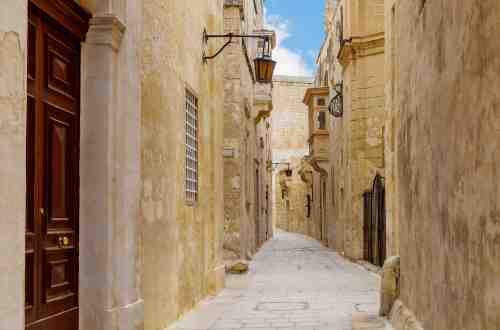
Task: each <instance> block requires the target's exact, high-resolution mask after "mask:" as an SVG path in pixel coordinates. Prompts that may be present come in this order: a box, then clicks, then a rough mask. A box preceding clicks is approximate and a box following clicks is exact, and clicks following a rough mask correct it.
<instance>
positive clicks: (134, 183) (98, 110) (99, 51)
mask: <svg viewBox="0 0 500 330" xmlns="http://www.w3.org/2000/svg"><path fill="white" fill-rule="evenodd" d="M125 31H126V29H125V25H124V24H123V22H122V21H121V20H120V19H119V18H118V17H117V16H114V15H112V14H99V15H97V16H95V17H94V18H92V19H91V21H90V29H89V32H88V35H87V39H86V43H85V44H84V45H83V51H82V61H83V65H82V111H81V153H80V154H81V159H80V164H81V165H80V169H81V170H80V196H81V201H80V224H81V225H80V328H81V329H82V330H107V329H116V330H138V329H143V327H144V325H143V322H144V316H143V315H144V312H143V301H142V299H141V295H140V289H139V283H138V278H139V277H140V274H138V271H139V269H140V268H139V267H138V260H139V257H138V228H137V215H138V200H139V193H140V149H139V145H140V144H139V141H140V125H139V123H140V116H139V113H140V106H139V105H140V100H139V97H140V93H138V92H137V91H135V89H139V86H140V84H139V80H138V77H135V76H134V72H136V71H137V70H136V69H134V68H135V66H134V65H136V63H134V62H133V61H132V62H131V61H129V58H130V57H131V54H134V52H135V50H134V49H131V47H128V46H127V44H124V39H125V37H126V35H125ZM121 68H126V69H121ZM130 79H137V81H136V82H135V83H134V82H133V81H132V82H129V83H124V81H127V80H130ZM132 89H134V90H132Z"/></svg>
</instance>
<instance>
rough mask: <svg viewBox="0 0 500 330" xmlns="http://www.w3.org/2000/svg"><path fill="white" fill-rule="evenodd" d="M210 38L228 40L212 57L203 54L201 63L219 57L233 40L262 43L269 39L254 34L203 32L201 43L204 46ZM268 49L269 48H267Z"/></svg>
mask: <svg viewBox="0 0 500 330" xmlns="http://www.w3.org/2000/svg"><path fill="white" fill-rule="evenodd" d="M211 38H229V40H228V41H227V42H226V43H225V44H224V45H223V46H222V47H221V48H220V49H219V50H218V51H217V52H215V54H213V55H206V54H205V52H203V61H204V62H206V61H208V60H212V59H214V58H216V57H217V56H219V55H220V54H221V53H222V52H223V51H224V49H226V47H227V46H229V45H230V44H231V42H233V39H234V38H246V39H250V38H252V39H262V40H264V41H269V39H270V37H269V36H262V35H256V34H235V33H227V34H207V31H206V30H205V31H203V41H204V43H205V44H206V43H207V42H208V40H209V39H211ZM268 44H269V42H268ZM268 47H270V46H268Z"/></svg>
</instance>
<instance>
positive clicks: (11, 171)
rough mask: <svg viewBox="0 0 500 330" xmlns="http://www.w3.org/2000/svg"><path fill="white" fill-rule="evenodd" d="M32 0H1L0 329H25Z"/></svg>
mask: <svg viewBox="0 0 500 330" xmlns="http://www.w3.org/2000/svg"><path fill="white" fill-rule="evenodd" d="M27 12H28V9H27V3H26V2H25V1H16V0H7V1H2V2H1V3H0V72H1V73H0V162H1V164H2V166H1V167H0V182H1V184H0V211H1V212H2V220H1V221H0V232H1V233H2V234H1V235H0V250H1V251H3V252H2V253H0V274H2V275H0V292H2V296H3V298H2V300H1V301H0V328H2V329H14V330H20V329H23V328H24V260H25V257H24V245H25V242H24V241H25V238H24V237H25V228H26V222H25V214H26V167H25V164H26V56H27V54H26V38H27V36H26V33H27V31H26V30H27V26H28V16H27Z"/></svg>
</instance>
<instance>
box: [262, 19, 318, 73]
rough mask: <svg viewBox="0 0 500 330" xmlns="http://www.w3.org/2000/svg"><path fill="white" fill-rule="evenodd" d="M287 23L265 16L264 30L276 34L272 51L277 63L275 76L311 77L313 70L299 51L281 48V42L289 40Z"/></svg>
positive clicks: (283, 20)
mask: <svg viewBox="0 0 500 330" xmlns="http://www.w3.org/2000/svg"><path fill="white" fill-rule="evenodd" d="M288 25H289V22H288V21H287V20H285V19H283V18H281V17H280V16H277V15H267V12H266V14H265V26H266V29H270V30H274V31H275V32H276V39H277V42H276V48H275V49H274V51H273V58H274V60H275V61H277V62H278V64H277V65H276V70H275V73H274V74H275V75H287V76H312V75H313V69H312V68H310V67H309V66H308V64H307V62H306V60H305V56H304V54H303V53H301V52H300V51H296V50H292V49H289V48H286V47H284V46H283V41H285V40H286V39H288V38H290V37H291V35H290V31H289V27H288Z"/></svg>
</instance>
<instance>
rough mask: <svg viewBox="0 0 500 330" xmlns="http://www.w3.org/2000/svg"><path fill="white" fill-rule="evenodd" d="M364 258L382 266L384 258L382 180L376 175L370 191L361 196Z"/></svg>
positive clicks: (384, 222) (384, 235) (384, 231)
mask: <svg viewBox="0 0 500 330" xmlns="http://www.w3.org/2000/svg"><path fill="white" fill-rule="evenodd" d="M363 209H364V212H363V218H364V224H363V225H364V226H363V227H364V228H363V232H364V233H363V234H364V258H365V260H367V261H369V262H371V263H372V264H374V265H377V266H383V264H384V261H385V258H386V254H387V253H386V214H385V186H384V178H383V177H382V176H380V175H378V174H377V176H375V179H374V180H373V187H372V190H371V191H367V192H365V193H364V194H363Z"/></svg>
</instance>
